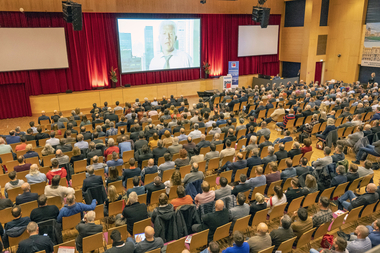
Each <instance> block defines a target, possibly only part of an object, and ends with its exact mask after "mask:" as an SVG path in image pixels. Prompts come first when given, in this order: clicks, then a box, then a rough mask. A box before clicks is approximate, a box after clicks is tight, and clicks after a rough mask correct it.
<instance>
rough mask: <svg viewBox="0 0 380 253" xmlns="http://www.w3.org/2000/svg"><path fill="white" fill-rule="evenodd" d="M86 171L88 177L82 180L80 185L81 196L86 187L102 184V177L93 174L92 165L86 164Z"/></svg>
mask: <svg viewBox="0 0 380 253" xmlns="http://www.w3.org/2000/svg"><path fill="white" fill-rule="evenodd" d="M87 173H88V177H87V178H86V179H85V180H83V185H82V194H83V196H84V194H85V193H86V191H87V189H89V188H91V187H96V186H103V178H102V176H98V175H95V170H94V166H91V165H90V166H87ZM120 180H121V179H120Z"/></svg>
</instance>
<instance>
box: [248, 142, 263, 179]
mask: <svg viewBox="0 0 380 253" xmlns="http://www.w3.org/2000/svg"><path fill="white" fill-rule="evenodd" d="M261 164H263V161H262V160H261V158H260V157H259V149H258V148H254V149H252V156H251V157H250V158H248V159H247V167H248V172H247V176H248V177H249V176H250V175H251V170H252V168H253V167H254V166H257V165H261Z"/></svg>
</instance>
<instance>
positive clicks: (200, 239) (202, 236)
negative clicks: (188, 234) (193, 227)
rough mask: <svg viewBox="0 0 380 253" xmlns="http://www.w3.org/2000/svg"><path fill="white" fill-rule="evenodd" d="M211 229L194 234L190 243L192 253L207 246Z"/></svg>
mask: <svg viewBox="0 0 380 253" xmlns="http://www.w3.org/2000/svg"><path fill="white" fill-rule="evenodd" d="M209 231H210V229H206V230H203V231H202V232H199V233H196V234H193V237H192V239H191V242H190V251H191V252H196V251H197V249H198V248H201V247H203V246H206V245H207V239H208V233H209Z"/></svg>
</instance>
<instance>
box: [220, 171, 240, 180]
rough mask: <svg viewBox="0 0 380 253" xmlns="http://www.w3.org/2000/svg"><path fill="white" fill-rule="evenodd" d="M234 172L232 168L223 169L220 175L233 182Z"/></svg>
mask: <svg viewBox="0 0 380 253" xmlns="http://www.w3.org/2000/svg"><path fill="white" fill-rule="evenodd" d="M232 172H233V171H232V170H228V171H223V172H222V173H220V177H225V178H227V180H228V182H232V180H231V177H232ZM239 175H240V174H239Z"/></svg>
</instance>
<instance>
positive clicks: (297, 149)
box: [288, 142, 302, 159]
mask: <svg viewBox="0 0 380 253" xmlns="http://www.w3.org/2000/svg"><path fill="white" fill-rule="evenodd" d="M299 154H302V151H301V149H300V144H299V142H294V143H293V148H292V149H291V150H289V152H288V157H289V158H290V159H293V157H294V156H296V155H299Z"/></svg>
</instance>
